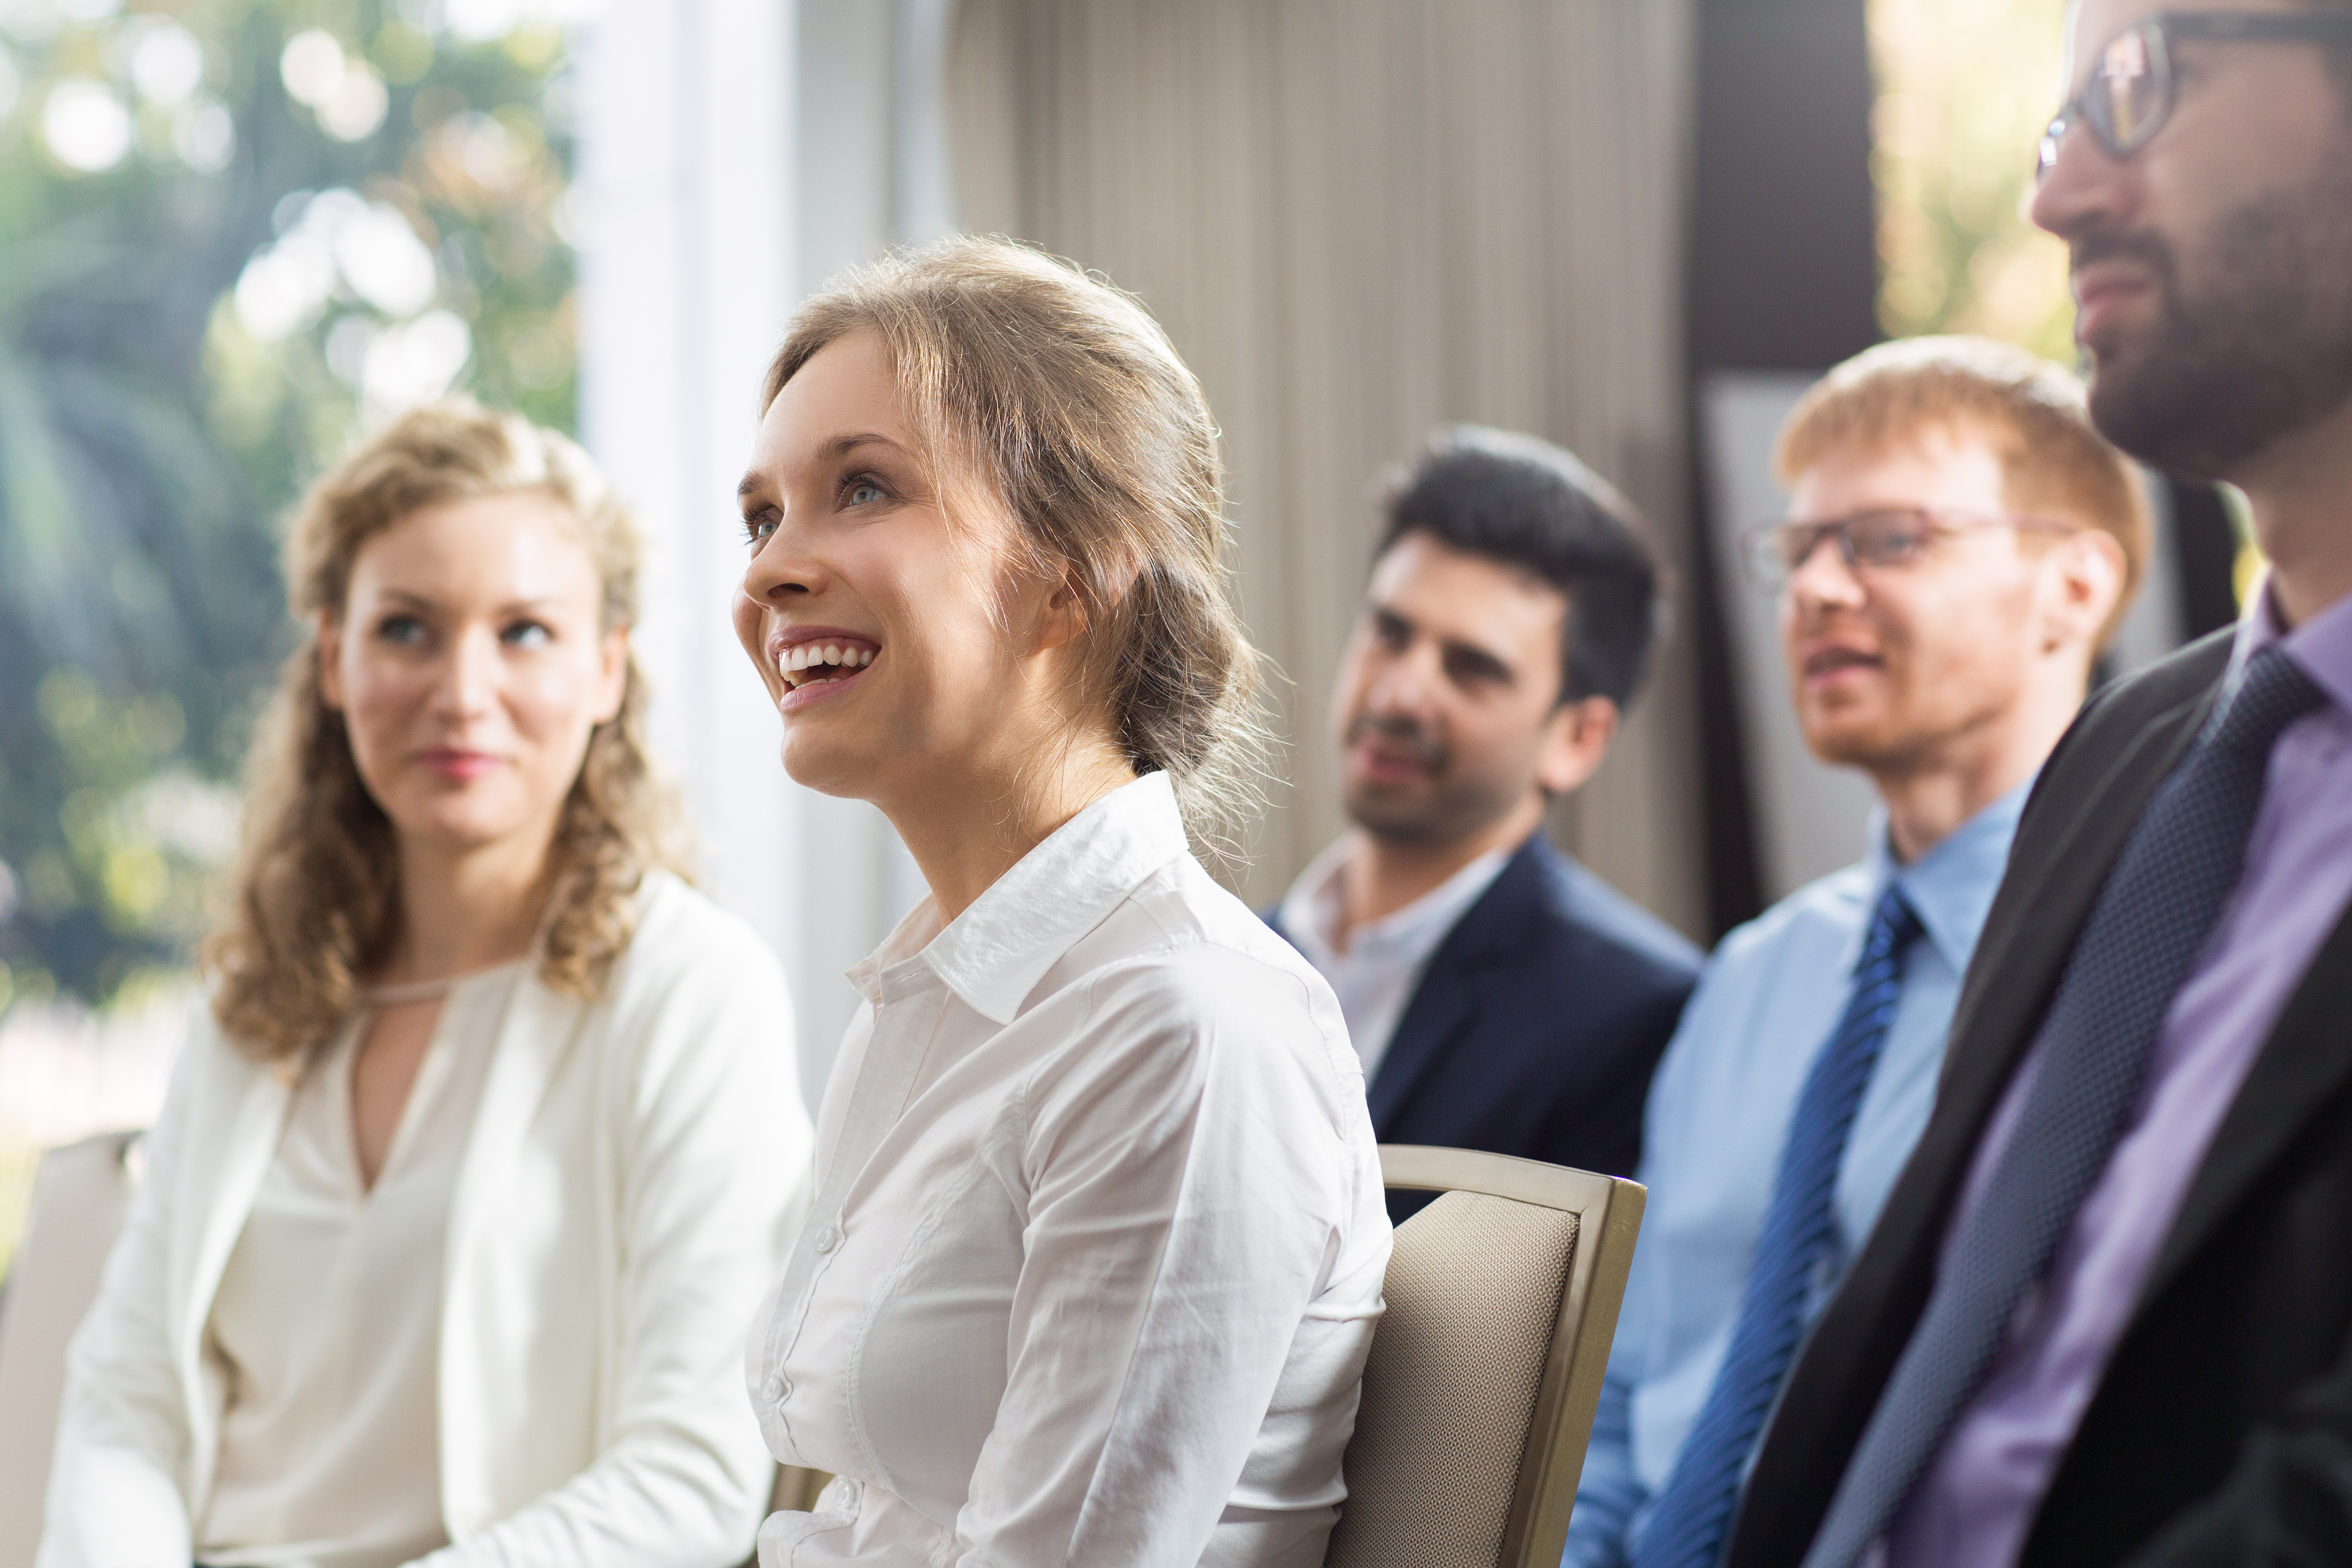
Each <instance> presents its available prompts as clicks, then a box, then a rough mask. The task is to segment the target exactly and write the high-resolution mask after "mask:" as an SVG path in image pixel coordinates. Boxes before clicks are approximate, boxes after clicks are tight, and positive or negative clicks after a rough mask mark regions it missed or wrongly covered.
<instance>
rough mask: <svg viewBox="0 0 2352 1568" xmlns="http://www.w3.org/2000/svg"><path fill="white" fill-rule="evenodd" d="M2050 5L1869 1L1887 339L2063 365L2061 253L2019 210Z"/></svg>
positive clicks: (2039, 98)
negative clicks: (1990, 342) (2010, 346)
mask: <svg viewBox="0 0 2352 1568" xmlns="http://www.w3.org/2000/svg"><path fill="white" fill-rule="evenodd" d="M2064 12H2065V5H2064V3H2063V0H1870V33H1871V48H1872V54H1873V57H1874V65H1875V67H1876V69H1877V72H1878V89H1879V94H1878V108H1877V116H1876V123H1875V125H1874V140H1875V143H1876V151H1875V153H1874V160H1875V167H1874V171H1873V172H1874V175H1875V178H1876V182H1877V186H1878V198H1879V218H1878V237H1879V257H1880V260H1881V263H1882V266H1883V274H1882V277H1883V281H1882V284H1881V287H1880V291H1879V304H1878V314H1879V323H1880V325H1881V326H1882V327H1884V328H1885V331H1887V333H1888V334H1889V335H1890V336H1894V337H1907V336H1911V335H1913V334H1915V333H1919V332H1937V331H1966V332H1983V333H1985V334H1987V335H1989V336H1991V337H1996V338H2001V339H2005V340H2007V341H2009V342H2018V343H2022V344H2024V345H2026V346H2027V347H2029V348H2032V349H2036V350H2038V351H2040V352H2041V353H2044V354H2047V355H2049V356H2050V357H2051V358H2053V359H2055V360H2058V361H2060V362H2061V363H2072V362H2073V360H2074V302H2073V300H2072V299H2071V298H2070V297H2069V296H2068V294H2067V291H2066V255H2065V248H2064V247H2063V246H2061V245H2060V244H2059V243H2058V242H2057V241H2056V240H2054V239H2053V238H2051V237H2049V236H2048V235H2045V234H2043V233H2042V232H2041V231H2040V230H2038V229H2036V228H2035V227H2034V226H2032V223H2031V222H2029V221H2028V220H2027V218H2026V216H2025V210H2024V208H2025V203H2026V201H2027V200H2028V198H2029V197H2030V196H2031V195H2032V184H2033V160H2034V151H2035V148H2036V146H2037V144H2038V143H2039V142H2040V140H2041V134H2042V127H2043V126H2045V125H2047V124H2048V123H2049V122H2050V117H2051V115H2052V114H2053V112H2055V110H2056V109H2057V106H2058V100H2059V92H2058V87H2059V75H2060V54H2061V50H2062V47H2063V38H2062V36H2061V27H2062V26H2063V20H2064Z"/></svg>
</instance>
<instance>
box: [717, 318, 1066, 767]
mask: <svg viewBox="0 0 2352 1568" xmlns="http://www.w3.org/2000/svg"><path fill="white" fill-rule="evenodd" d="M741 499H742V508H743V527H744V531H745V535H746V537H747V539H748V541H749V544H750V548H751V565H750V567H749V569H748V570H747V571H746V572H745V574H744V579H743V592H742V593H741V595H739V596H738V597H737V599H736V602H735V632H736V635H737V636H738V637H740V638H741V639H742V643H743V651H744V652H745V653H747V654H749V655H750V656H751V662H752V664H753V665H755V666H756V667H757V668H758V669H759V671H760V679H761V680H763V681H765V682H766V683H767V687H768V694H769V695H770V696H771V697H772V698H773V699H774V700H775V703H776V709H777V711H778V712H779V713H781V714H782V717H783V721H784V740H783V757H784V767H785V769H786V771H787V772H789V773H791V774H792V775H793V778H795V779H797V780H799V781H800V782H801V783H802V784H807V785H809V786H810V787H812V788H814V789H819V790H823V791H824V792H825V793H826V794H828V795H849V796H855V797H857V798H860V799H865V800H872V801H876V802H877V803H880V804H882V805H884V806H885V808H886V809H888V808H890V806H891V805H892V804H893V802H894V800H896V801H902V802H905V803H907V804H908V805H917V804H918V803H919V802H920V801H921V799H922V797H923V796H924V795H926V794H929V795H931V796H932V797H934V798H935V799H936V798H937V797H938V795H939V792H940V791H941V790H942V789H948V788H951V787H955V786H956V785H957V784H958V783H959V782H960V781H961V782H965V783H968V782H969V781H972V780H975V779H979V778H983V777H987V776H990V775H992V773H995V772H996V771H997V770H998V768H999V767H1000V766H1001V765H1002V764H1004V763H1007V762H1008V761H1012V760H1013V752H1016V751H1017V750H1019V749H1020V748H1022V747H1024V746H1027V745H1030V744H1033V743H1034V742H1035V741H1036V739H1037V738H1038V737H1040V736H1043V735H1050V734H1052V733H1054V732H1055V731H1057V730H1059V729H1063V728H1066V724H1067V718H1066V715H1064V714H1061V713H1058V712H1056V711H1055V709H1056V708H1057V707H1058V706H1060V700H1059V695H1058V694H1059V692H1060V691H1061V690H1064V689H1066V688H1060V687H1057V686H1056V685H1055V682H1054V680H1053V679H1050V673H1051V672H1050V671H1045V670H1041V668H1039V667H1040V665H1041V663H1043V662H1049V661H1042V660H1041V659H1040V658H1039V655H1040V654H1041V653H1043V652H1045V651H1047V650H1048V648H1049V647H1052V646H1058V643H1059V641H1060V640H1066V639H1063V638H1061V637H1059V636H1058V635H1057V633H1056V632H1055V628H1054V626H1053V625H1052V622H1053V619H1054V616H1053V613H1052V611H1051V610H1050V609H1049V606H1048V600H1049V599H1050V598H1051V597H1052V596H1053V595H1052V588H1053V586H1054V585H1053V584H1046V583H1043V582H1040V583H1033V584H1021V583H1017V582H1013V583H1011V584H1010V585H1008V580H1009V577H1010V574H1008V572H1007V570H1006V567H1005V562H1006V560H1007V557H1008V552H1009V550H1010V547H1011V543H1012V541H1013V523H1012V521H1011V519H1010V517H1009V516H1008V515H1007V513H1006V512H1005V510H1004V509H1003V505H1002V503H1001V502H999V501H997V500H994V499H993V498H992V497H990V496H988V495H986V494H984V493H982V492H981V488H980V487H977V486H965V487H961V488H959V489H957V490H956V493H955V496H954V506H953V511H954V516H953V519H952V521H951V520H950V516H949V509H948V508H947V507H946V506H944V505H943V504H942V498H941V495H940V481H939V479H938V478H937V476H935V475H934V474H933V473H932V472H931V471H930V469H929V466H928V465H927V464H926V463H925V461H924V460H923V459H922V458H921V456H920V447H919V443H918V441H917V439H916V437H915V435H914V432H913V431H912V429H911V428H910V427H909V426H908V422H907V420H906V418H905V416H904V415H903V414H901V412H900V410H899V406H898V385H897V383H896V381H895V379H894V378H893V376H892V374H891V370H890V364H889V360H888V357H887V353H885V351H884V349H883V345H882V343H881V341H880V340H879V339H878V338H877V337H876V336H875V335H874V334H872V333H870V332H865V331H860V332H854V333H851V334H849V335H848V336H845V337H843V338H840V339H837V340H836V341H835V342H832V343H829V344H827V345H826V346H825V347H824V349H822V350H820V351H819V352H818V353H816V354H815V355H814V357H812V358H811V359H810V360H809V362H808V363H806V364H805V365H803V367H802V368H801V370H800V372H799V374H796V375H794V376H793V379H792V380H791V381H789V382H787V383H785V384H784V388H783V390H782V392H781V393H779V394H778V395H777V396H776V400H775V402H774V403H773V404H772V405H769V408H768V412H767V416H766V417H765V418H764V419H763V420H762V421H761V426H760V433H759V437H758V439H757V442H756V443H755V445H754V447H753V451H752V455H751V470H750V472H749V473H747V474H746V475H745V476H744V479H743V484H742V491H741ZM992 609H993V611H994V614H992Z"/></svg>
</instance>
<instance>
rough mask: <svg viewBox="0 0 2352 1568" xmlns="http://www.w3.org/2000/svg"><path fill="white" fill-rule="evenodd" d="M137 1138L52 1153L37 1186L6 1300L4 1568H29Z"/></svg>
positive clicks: (0, 1483)
mask: <svg viewBox="0 0 2352 1568" xmlns="http://www.w3.org/2000/svg"><path fill="white" fill-rule="evenodd" d="M139 1137H140V1135H139V1134H138V1133H136V1132H109V1133H104V1134H101V1135H100V1136H99V1137H96V1138H85V1139H83V1140H82V1141H81V1142H79V1143H68V1144H67V1145H65V1146H64V1147H63V1148H60V1149H52V1150H50V1151H49V1152H47V1154H45V1155H43V1156H42V1158H41V1168H40V1170H39V1172H38V1173H37V1174H36V1175H35V1177H34V1178H33V1202H32V1208H31V1212H30V1213H29V1214H28V1215H26V1221H25V1234H24V1237H23V1239H22V1240H21V1241H20V1242H19V1243H18V1244H17V1247H16V1258H15V1259H14V1261H13V1262H11V1264H10V1265H9V1268H8V1281H7V1293H6V1295H5V1297H0V1568H30V1564H31V1563H32V1561H33V1553H34V1552H35V1550H36V1549H37V1548H38V1547H39V1545H40V1543H41V1496H42V1493H43V1492H45V1491H46V1490H47V1488H48V1484H49V1445H50V1442H51V1439H52V1438H53V1436H55V1434H56V1432H57V1426H58V1398H59V1397H60V1396H61V1395H62V1394H64V1392H65V1380H66V1342H67V1341H68V1340H69V1339H71V1338H72V1337H73V1331H74V1330H75V1329H76V1328H77V1327H79V1325H80V1322H81V1320H82V1314H83V1313H85V1312H87V1311H88V1310H89V1304H90V1302H91V1301H92V1300H95V1299H96V1297H97V1295H98V1277H99V1274H100V1270H102V1269H103V1268H105V1267H106V1255H107V1253H108V1251H109V1250H110V1248H112V1247H113V1246H114V1237H115V1233H116V1232H117V1231H119V1230H121V1228H122V1213H123V1210H124V1209H125V1207H127V1206H128V1205H129V1204H130V1202H131V1188H132V1187H134V1186H135V1185H137V1184H138V1159H137V1154H138V1149H139Z"/></svg>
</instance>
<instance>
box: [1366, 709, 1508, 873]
mask: <svg viewBox="0 0 2352 1568" xmlns="http://www.w3.org/2000/svg"><path fill="white" fill-rule="evenodd" d="M1367 733H1370V734H1377V735H1379V736H1380V737H1381V740H1382V741H1384V742H1386V743H1387V745H1388V747H1389V749H1390V750H1391V751H1396V752H1404V753H1406V754H1407V755H1409V756H1412V757H1413V758H1414V759H1415V760H1416V761H1418V762H1419V763H1421V765H1422V768H1423V777H1424V778H1426V779H1427V780H1428V787H1427V788H1426V789H1418V790H1415V789H1405V790H1398V789H1390V788H1384V787H1382V786H1380V785H1373V784H1357V783H1354V782H1352V781H1351V782H1349V784H1348V786H1347V791H1346V805H1347V810H1348V816H1349V820H1350V821H1352V822H1354V823H1355V825H1356V826H1359V827H1360V828H1362V829H1363V830H1364V831H1365V832H1366V833H1368V834H1370V835H1371V836H1372V837H1374V838H1377V839H1381V840H1382V841H1384V842H1386V843H1391V844H1399V845H1415V846H1427V845H1438V844H1452V843H1458V842H1459V841H1461V840H1462V839H1464V838H1467V837H1469V836H1470V835H1472V834H1474V833H1475V832H1477V831H1478V830H1479V829H1480V828H1483V827H1485V826H1487V825H1488V824H1490V823H1492V822H1494V821H1495V820H1496V819H1497V818H1499V817H1500V816H1503V815H1504V814H1505V813H1506V812H1507V811H1509V810H1510V809H1511V807H1512V806H1514V805H1517V804H1518V802H1519V800H1520V799H1521V798H1522V797H1523V795H1525V787H1524V786H1523V785H1515V784H1514V783H1513V782H1512V781H1510V780H1507V779H1502V778H1489V777H1484V776H1481V775H1479V774H1478V773H1475V772H1471V773H1465V772H1464V771H1463V770H1462V769H1461V768H1460V767H1458V766H1457V763H1458V760H1459V759H1458V758H1457V756H1456V755H1455V753H1454V749H1453V748H1452V747H1450V746H1448V745H1447V744H1445V742H1444V741H1443V740H1442V739H1440V738H1439V737H1438V736H1437V735H1436V734H1435V733H1433V731H1430V730H1429V729H1428V728H1426V727H1425V726H1423V725H1422V724H1420V723H1419V722H1417V721H1414V720H1412V719H1411V718H1408V717H1406V716H1404V715H1402V714H1393V713H1367V714H1363V715H1361V716H1360V717H1359V718H1357V719H1356V720H1355V721H1354V722H1352V723H1350V724H1349V726H1348V728H1347V731H1346V732H1345V733H1344V734H1342V735H1341V737H1340V743H1341V745H1342V746H1343V747H1352V746H1354V744H1355V743H1356V742H1357V741H1358V740H1360V739H1361V738H1362V737H1363V736H1364V735H1365V734H1367Z"/></svg>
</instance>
